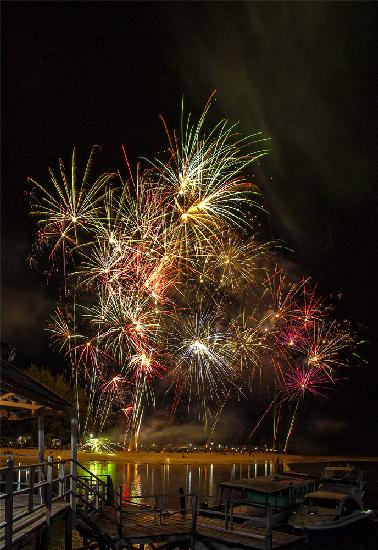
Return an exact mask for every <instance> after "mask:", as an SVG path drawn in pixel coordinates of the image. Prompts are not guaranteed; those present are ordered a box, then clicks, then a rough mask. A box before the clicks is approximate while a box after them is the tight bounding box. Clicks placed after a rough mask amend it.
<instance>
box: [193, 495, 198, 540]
mask: <svg viewBox="0 0 378 550" xmlns="http://www.w3.org/2000/svg"><path fill="white" fill-rule="evenodd" d="M197 502H198V496H197V495H193V496H192V533H193V534H194V533H195V532H196V529H197Z"/></svg>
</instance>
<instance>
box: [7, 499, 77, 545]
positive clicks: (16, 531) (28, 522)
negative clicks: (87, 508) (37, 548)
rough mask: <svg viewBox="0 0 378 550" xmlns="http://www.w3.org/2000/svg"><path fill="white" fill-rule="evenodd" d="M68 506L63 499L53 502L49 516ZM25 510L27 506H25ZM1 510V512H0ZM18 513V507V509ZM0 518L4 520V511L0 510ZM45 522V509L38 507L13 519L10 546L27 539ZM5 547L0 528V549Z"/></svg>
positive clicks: (53, 515) (62, 510)
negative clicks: (19, 517) (21, 516)
mask: <svg viewBox="0 0 378 550" xmlns="http://www.w3.org/2000/svg"><path fill="white" fill-rule="evenodd" d="M67 508H69V503H68V502H65V501H57V502H53V503H52V505H51V518H53V517H55V516H57V515H58V514H61V513H62V512H64V511H65V510H67ZM25 510H27V508H25ZM1 512H2V513H1ZM18 513H20V509H18ZM0 519H1V521H3V520H4V511H0ZM45 524H46V509H45V508H40V509H39V510H35V511H34V512H31V513H30V514H28V515H27V516H25V517H23V518H21V519H18V520H15V521H14V523H13V529H12V533H13V534H12V547H16V545H17V544H20V543H21V542H22V541H23V540H24V539H28V538H29V537H30V536H31V535H33V534H34V533H35V532H36V531H37V530H38V529H39V528H40V527H42V526H43V525H45ZM3 548H5V528H4V527H3V528H2V529H0V550H2V549H3Z"/></svg>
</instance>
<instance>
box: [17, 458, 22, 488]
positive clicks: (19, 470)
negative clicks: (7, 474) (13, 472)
mask: <svg viewBox="0 0 378 550" xmlns="http://www.w3.org/2000/svg"><path fill="white" fill-rule="evenodd" d="M18 465H19V466H21V462H19V463H18ZM20 489H21V468H19V469H18V471H17V491H19V490H20Z"/></svg>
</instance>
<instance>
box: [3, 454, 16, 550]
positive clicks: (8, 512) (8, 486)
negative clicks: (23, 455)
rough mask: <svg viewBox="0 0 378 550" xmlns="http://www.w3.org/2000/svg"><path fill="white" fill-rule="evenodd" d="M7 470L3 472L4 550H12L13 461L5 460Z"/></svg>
mask: <svg viewBox="0 0 378 550" xmlns="http://www.w3.org/2000/svg"><path fill="white" fill-rule="evenodd" d="M7 466H8V469H7V471H6V472H5V493H6V495H7V498H6V499H5V518H4V519H5V548H6V550H11V548H12V532H13V482H14V469H13V460H12V459H9V460H7Z"/></svg>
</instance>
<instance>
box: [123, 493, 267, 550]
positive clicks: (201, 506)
mask: <svg viewBox="0 0 378 550" xmlns="http://www.w3.org/2000/svg"><path fill="white" fill-rule="evenodd" d="M173 498H175V499H177V500H178V501H179V506H178V507H177V508H172V507H170V506H164V501H167V500H171V501H172V499H173ZM136 500H140V503H136V502H135V501H136ZM244 503H246V501H244V500H243V501H242V500H236V499H231V500H225V501H224V507H223V509H221V510H214V512H213V511H212V508H213V506H215V505H216V504H219V498H217V497H213V496H210V495H204V494H193V493H187V494H183V493H179V494H178V495H167V494H165V495H145V496H143V495H138V496H132V497H127V498H126V497H124V496H123V495H122V485H119V486H118V490H117V503H116V507H117V532H118V536H119V537H120V538H122V536H123V533H124V532H125V530H127V512H128V511H133V512H134V513H136V512H138V511H140V513H143V514H144V515H146V512H147V513H148V512H150V514H151V521H152V522H153V523H154V525H159V524H162V523H164V519H165V518H167V519H168V521H169V518H170V517H171V516H172V514H182V515H188V517H190V520H191V533H192V534H193V535H194V534H195V533H196V530H197V520H198V517H199V516H201V515H210V516H211V515H214V516H215V517H219V514H221V515H223V516H224V530H225V531H233V530H234V508H235V507H236V506H238V505H240V504H244ZM263 524H264V528H265V533H264V534H263V535H261V539H263V540H264V542H265V549H266V550H270V549H271V548H272V507H271V505H270V504H268V505H267V507H266V516H265V517H264V521H263ZM256 537H257V535H256V534H255V535H254V538H256Z"/></svg>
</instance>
